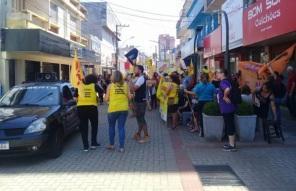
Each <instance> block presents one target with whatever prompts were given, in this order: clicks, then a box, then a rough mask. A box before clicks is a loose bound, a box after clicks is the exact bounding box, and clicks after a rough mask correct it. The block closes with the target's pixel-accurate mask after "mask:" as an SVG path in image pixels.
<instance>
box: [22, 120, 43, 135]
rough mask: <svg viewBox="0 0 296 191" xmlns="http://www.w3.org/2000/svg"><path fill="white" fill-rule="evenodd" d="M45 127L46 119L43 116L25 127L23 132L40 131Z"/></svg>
mask: <svg viewBox="0 0 296 191" xmlns="http://www.w3.org/2000/svg"><path fill="white" fill-rule="evenodd" d="M45 129H46V120H45V119H44V118H41V119H37V120H36V121H34V122H33V123H31V125H30V126H29V127H28V128H27V129H26V131H25V134H29V133H37V132H42V131H44V130H45Z"/></svg>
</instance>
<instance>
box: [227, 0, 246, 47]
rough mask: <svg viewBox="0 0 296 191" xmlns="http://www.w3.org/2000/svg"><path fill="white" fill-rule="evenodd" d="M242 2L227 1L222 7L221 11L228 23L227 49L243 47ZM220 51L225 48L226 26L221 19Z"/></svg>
mask: <svg viewBox="0 0 296 191" xmlns="http://www.w3.org/2000/svg"><path fill="white" fill-rule="evenodd" d="M243 5H244V2H243V0H235V1H233V0H228V1H226V2H225V3H224V4H223V5H222V10H223V11H225V12H226V13H227V16H228V21H229V49H230V50H231V49H234V48H237V47H240V46H242V45H243V24H242V23H243ZM222 34H223V35H222V47H223V48H222V49H223V50H224V51H225V47H226V35H225V34H226V25H225V19H224V16H223V17H222Z"/></svg>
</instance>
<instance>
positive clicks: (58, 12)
mask: <svg viewBox="0 0 296 191" xmlns="http://www.w3.org/2000/svg"><path fill="white" fill-rule="evenodd" d="M0 3H1V6H0V7H1V9H2V10H5V11H4V12H3V11H1V19H0V20H1V22H0V23H1V33H0V36H1V38H0V39H1V53H0V83H1V84H2V87H3V90H4V91H7V90H8V89H9V88H10V87H12V86H14V85H16V84H19V83H22V82H24V81H34V80H35V78H36V76H37V74H38V73H40V72H55V73H56V74H57V77H58V78H59V79H60V80H69V73H70V72H69V71H70V65H71V63H72V61H73V58H72V57H73V55H74V49H77V50H78V55H79V57H80V58H81V61H82V62H87V61H89V60H88V59H90V58H94V56H93V54H94V52H92V51H89V50H88V49H87V48H86V47H87V45H88V40H87V39H86V38H85V37H83V35H82V33H81V21H83V20H85V19H86V17H87V11H86V9H85V8H84V7H83V6H82V5H81V4H80V0H10V1H7V0H1V1H0ZM83 56H84V57H83Z"/></svg>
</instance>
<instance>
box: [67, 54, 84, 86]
mask: <svg viewBox="0 0 296 191" xmlns="http://www.w3.org/2000/svg"><path fill="white" fill-rule="evenodd" d="M83 78H84V76H83V72H82V68H81V65H80V61H79V59H78V57H77V52H76V50H75V54H74V59H73V62H72V67H71V74H70V82H71V84H72V86H73V87H75V88H78V86H79V85H80V84H81V83H82V79H83Z"/></svg>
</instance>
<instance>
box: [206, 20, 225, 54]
mask: <svg viewBox="0 0 296 191" xmlns="http://www.w3.org/2000/svg"><path fill="white" fill-rule="evenodd" d="M221 43H222V42H221V26H219V27H218V28H217V29H216V30H214V31H213V32H212V33H211V34H209V35H208V36H207V37H205V39H204V58H208V57H211V56H215V55H217V54H220V53H221V52H222V50H221Z"/></svg>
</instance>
